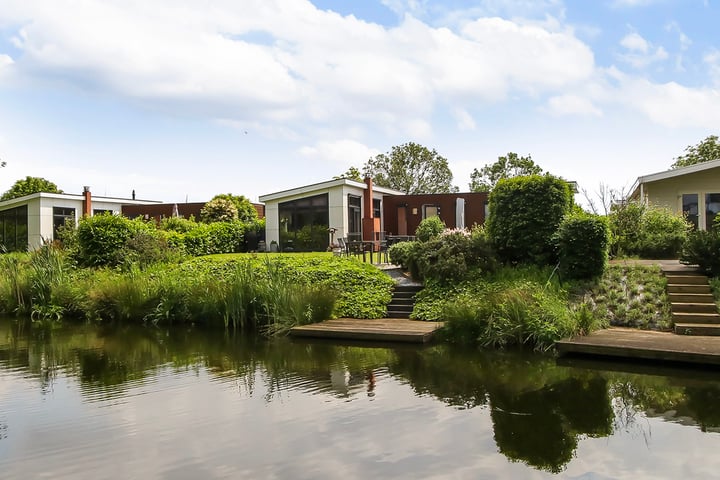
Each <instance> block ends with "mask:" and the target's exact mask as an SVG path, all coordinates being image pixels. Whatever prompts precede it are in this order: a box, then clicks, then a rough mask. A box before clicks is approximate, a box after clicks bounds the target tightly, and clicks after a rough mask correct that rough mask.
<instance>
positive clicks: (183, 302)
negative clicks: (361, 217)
mask: <svg viewBox="0 0 720 480" xmlns="http://www.w3.org/2000/svg"><path fill="white" fill-rule="evenodd" d="M391 286H392V281H391V279H390V278H389V277H388V276H387V275H385V274H384V273H382V272H380V271H378V270H377V269H376V268H374V267H372V266H370V265H365V264H362V263H359V262H357V261H355V260H352V259H346V258H338V257H333V256H332V255H329V254H310V255H303V254H288V255H280V254H275V255H273V254H267V255H266V254H261V255H254V254H227V255H211V256H206V257H197V258H193V259H190V260H187V261H184V262H181V263H176V264H168V263H166V264H155V265H153V266H151V267H148V268H146V269H140V268H137V267H130V268H128V269H124V270H118V269H108V268H98V269H90V268H75V267H73V266H72V265H70V264H69V262H68V260H67V258H66V256H65V255H64V254H63V252H62V251H60V250H57V249H55V248H51V247H45V248H43V249H41V250H38V251H37V252H33V253H32V254H12V255H3V256H2V257H0V313H5V314H15V315H21V316H31V317H32V318H34V319H60V318H80V319H87V320H92V321H99V322H108V321H121V322H134V323H142V322H146V323H147V322H150V323H162V324H170V323H195V324H207V325H222V326H225V327H231V328H239V329H253V328H262V329H267V330H268V331H271V332H276V331H284V330H286V329H287V328H289V327H291V326H293V325H297V324H305V323H312V322H317V321H321V320H325V319H327V318H332V317H333V316H352V317H358V318H377V317H382V316H383V315H384V314H385V306H386V304H387V303H388V301H389V300H390V289H391Z"/></svg>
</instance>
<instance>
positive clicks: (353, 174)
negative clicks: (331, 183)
mask: <svg viewBox="0 0 720 480" xmlns="http://www.w3.org/2000/svg"><path fill="white" fill-rule="evenodd" d="M341 178H347V179H348V180H355V181H356V182H362V181H363V177H362V173H360V170H359V169H358V168H357V167H350V168H348V169H347V172H345V173H343V174H342V175H338V176H336V177H333V180H339V179H341Z"/></svg>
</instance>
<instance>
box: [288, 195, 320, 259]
mask: <svg viewBox="0 0 720 480" xmlns="http://www.w3.org/2000/svg"><path fill="white" fill-rule="evenodd" d="M278 213H279V215H280V248H281V249H282V250H285V251H290V250H298V251H322V250H326V249H327V247H328V244H329V241H328V240H329V237H328V235H329V234H328V225H329V223H330V210H329V208H328V196H327V194H323V195H316V196H314V197H307V198H300V199H298V200H292V201H289V202H284V203H281V204H280V205H279V206H278Z"/></svg>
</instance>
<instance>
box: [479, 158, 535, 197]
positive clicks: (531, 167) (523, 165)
mask: <svg viewBox="0 0 720 480" xmlns="http://www.w3.org/2000/svg"><path fill="white" fill-rule="evenodd" d="M542 173H543V169H542V168H540V166H539V165H537V164H536V163H535V162H534V161H533V159H532V157H531V156H530V155H528V156H527V157H519V156H518V154H517V153H513V152H509V153H508V154H507V155H506V156H504V157H498V159H497V162H495V163H491V164H489V165H485V166H484V167H482V168H481V169H480V170H478V169H477V168H475V169H473V171H472V173H471V174H470V191H471V192H489V191H490V190H492V189H493V188H494V187H495V184H496V183H497V182H498V180H500V179H502V178H512V177H520V176H524V175H540V174H542Z"/></svg>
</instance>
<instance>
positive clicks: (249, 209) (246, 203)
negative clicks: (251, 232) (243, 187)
mask: <svg viewBox="0 0 720 480" xmlns="http://www.w3.org/2000/svg"><path fill="white" fill-rule="evenodd" d="M217 199H223V200H227V201H229V202H231V203H232V204H233V205H234V206H235V209H236V210H237V214H236V215H235V218H238V219H239V220H241V221H243V222H252V221H254V220H257V218H258V214H257V210H255V207H254V206H253V204H252V202H250V200H248V199H247V198H245V197H244V196H243V195H233V194H232V193H221V194H219V195H215V196H214V197H213V198H212V200H217ZM212 200H211V201H212ZM208 203H209V202H208Z"/></svg>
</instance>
